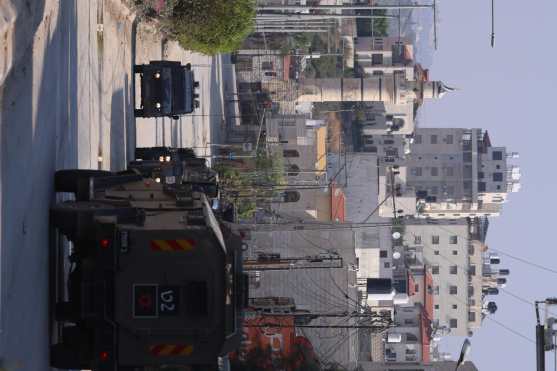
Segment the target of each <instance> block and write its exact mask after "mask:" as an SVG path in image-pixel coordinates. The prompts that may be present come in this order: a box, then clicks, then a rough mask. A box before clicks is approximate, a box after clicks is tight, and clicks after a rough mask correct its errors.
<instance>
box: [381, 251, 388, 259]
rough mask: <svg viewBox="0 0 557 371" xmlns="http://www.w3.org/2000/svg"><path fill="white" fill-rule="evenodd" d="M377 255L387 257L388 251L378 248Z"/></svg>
mask: <svg viewBox="0 0 557 371" xmlns="http://www.w3.org/2000/svg"><path fill="white" fill-rule="evenodd" d="M379 257H380V258H386V257H388V252H387V250H380V251H379Z"/></svg>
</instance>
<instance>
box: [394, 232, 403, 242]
mask: <svg viewBox="0 0 557 371" xmlns="http://www.w3.org/2000/svg"><path fill="white" fill-rule="evenodd" d="M400 237H402V235H401V234H400V232H393V239H395V240H398V239H400Z"/></svg>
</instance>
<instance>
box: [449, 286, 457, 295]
mask: <svg viewBox="0 0 557 371" xmlns="http://www.w3.org/2000/svg"><path fill="white" fill-rule="evenodd" d="M449 294H451V295H457V294H458V287H456V286H449Z"/></svg>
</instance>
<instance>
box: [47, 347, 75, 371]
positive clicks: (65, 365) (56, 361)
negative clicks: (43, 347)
mask: <svg viewBox="0 0 557 371" xmlns="http://www.w3.org/2000/svg"><path fill="white" fill-rule="evenodd" d="M77 353H78V352H76V350H75V349H73V348H72V347H70V346H68V345H67V344H64V343H60V344H54V345H52V346H51V347H50V365H51V366H52V367H55V368H58V369H61V370H71V369H74V370H75V369H81V366H82V365H81V364H80V363H81V362H80V359H79V356H78V355H77Z"/></svg>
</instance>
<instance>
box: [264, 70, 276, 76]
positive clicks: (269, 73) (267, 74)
mask: <svg viewBox="0 0 557 371" xmlns="http://www.w3.org/2000/svg"><path fill="white" fill-rule="evenodd" d="M265 76H269V77H277V73H276V72H275V71H267V72H265Z"/></svg>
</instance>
